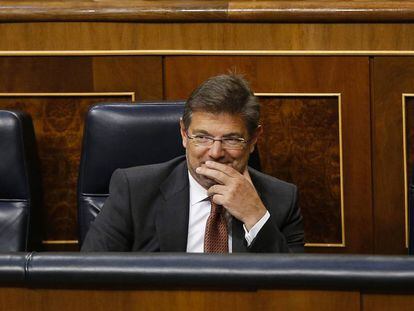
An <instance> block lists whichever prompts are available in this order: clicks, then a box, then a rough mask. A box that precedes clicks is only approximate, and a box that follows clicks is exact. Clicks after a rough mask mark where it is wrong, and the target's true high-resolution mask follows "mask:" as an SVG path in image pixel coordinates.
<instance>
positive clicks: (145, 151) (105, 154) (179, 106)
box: [78, 102, 259, 244]
mask: <svg viewBox="0 0 414 311" xmlns="http://www.w3.org/2000/svg"><path fill="white" fill-rule="evenodd" d="M183 110H184V102H157V103H155V102H152V103H133V104H125V103H107V104H99V105H96V106H94V107H92V108H91V109H90V111H89V112H88V114H87V117H86V123H85V130H84V137H83V147H82V156H81V164H80V171H79V181H78V225H79V242H80V244H81V243H82V242H83V240H84V238H85V235H86V233H87V231H88V229H89V225H90V223H91V222H92V221H93V219H94V218H95V217H96V215H97V214H98V213H99V211H100V210H101V208H102V206H103V203H104V202H105V199H106V198H107V196H108V191H109V189H108V188H109V181H110V178H111V175H112V173H113V172H114V171H115V169H117V168H125V167H131V166H137V165H146V164H155V163H161V162H165V161H168V160H170V159H172V158H174V157H177V156H179V155H183V154H185V150H184V148H183V147H182V143H181V136H180V128H179V120H180V117H181V116H182V113H183ZM258 163H259V159H258V155H257V153H256V154H254V156H253V157H251V163H250V165H253V166H254V167H255V168H259V165H258Z"/></svg>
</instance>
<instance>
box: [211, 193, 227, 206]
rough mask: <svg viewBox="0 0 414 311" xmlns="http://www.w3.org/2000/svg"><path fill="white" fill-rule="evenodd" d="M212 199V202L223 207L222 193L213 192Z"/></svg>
mask: <svg viewBox="0 0 414 311" xmlns="http://www.w3.org/2000/svg"><path fill="white" fill-rule="evenodd" d="M212 200H213V202H214V203H216V204H218V205H222V206H223V207H224V208H225V203H224V202H225V198H224V195H222V194H215V195H213V196H212Z"/></svg>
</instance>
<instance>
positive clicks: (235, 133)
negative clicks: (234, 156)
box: [223, 132, 243, 138]
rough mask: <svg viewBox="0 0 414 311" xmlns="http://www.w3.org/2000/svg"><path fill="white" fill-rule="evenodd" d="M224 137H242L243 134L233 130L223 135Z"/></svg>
mask: <svg viewBox="0 0 414 311" xmlns="http://www.w3.org/2000/svg"><path fill="white" fill-rule="evenodd" d="M223 137H238V138H240V137H243V135H242V134H241V133H238V132H232V133H228V134H225V135H223Z"/></svg>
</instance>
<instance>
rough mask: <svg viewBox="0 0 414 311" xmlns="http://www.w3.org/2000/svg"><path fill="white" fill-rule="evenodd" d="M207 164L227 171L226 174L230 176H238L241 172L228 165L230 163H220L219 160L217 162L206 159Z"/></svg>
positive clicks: (209, 166)
mask: <svg viewBox="0 0 414 311" xmlns="http://www.w3.org/2000/svg"><path fill="white" fill-rule="evenodd" d="M205 165H206V166H207V167H208V168H211V169H214V170H218V171H220V172H223V173H225V174H226V175H228V176H230V177H235V176H237V174H239V172H238V171H237V170H235V169H234V168H232V167H231V166H228V165H226V164H223V163H219V162H215V161H206V163H205Z"/></svg>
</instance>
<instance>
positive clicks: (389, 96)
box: [372, 57, 414, 254]
mask: <svg viewBox="0 0 414 311" xmlns="http://www.w3.org/2000/svg"><path fill="white" fill-rule="evenodd" d="M413 75H414V59H413V58H411V57H405V58H392V57H378V58H375V59H374V62H373V70H372V76H373V77H372V83H373V84H372V88H373V103H372V104H373V109H372V135H373V136H372V137H373V153H372V155H373V189H374V202H375V211H374V221H375V235H374V236H375V252H376V253H390V254H398V253H405V252H406V251H407V250H406V248H405V213H404V207H405V206H404V152H403V122H402V94H403V93H414V80H413V79H412V77H413ZM408 119H411V116H410V117H409V118H408Z"/></svg>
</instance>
